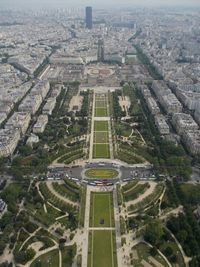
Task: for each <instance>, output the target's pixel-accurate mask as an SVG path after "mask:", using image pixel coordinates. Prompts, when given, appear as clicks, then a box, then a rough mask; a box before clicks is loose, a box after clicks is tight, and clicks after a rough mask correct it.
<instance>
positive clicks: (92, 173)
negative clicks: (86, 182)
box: [84, 168, 119, 179]
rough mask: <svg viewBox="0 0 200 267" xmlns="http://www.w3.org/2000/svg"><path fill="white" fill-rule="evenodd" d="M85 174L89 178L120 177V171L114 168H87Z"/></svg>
mask: <svg viewBox="0 0 200 267" xmlns="http://www.w3.org/2000/svg"><path fill="white" fill-rule="evenodd" d="M84 176H85V177H86V178H89V179H114V178H118V176H119V172H118V171H117V170H115V169H112V168H92V169H87V170H86V171H85V172H84Z"/></svg>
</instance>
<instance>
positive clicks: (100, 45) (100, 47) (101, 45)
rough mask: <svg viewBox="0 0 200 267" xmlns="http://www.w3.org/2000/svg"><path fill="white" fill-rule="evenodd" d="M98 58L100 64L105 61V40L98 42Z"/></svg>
mask: <svg viewBox="0 0 200 267" xmlns="http://www.w3.org/2000/svg"><path fill="white" fill-rule="evenodd" d="M97 58H98V61H99V62H103V61H104V41H103V39H99V40H98V51H97Z"/></svg>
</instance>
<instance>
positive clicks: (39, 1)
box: [0, 0, 200, 8]
mask: <svg viewBox="0 0 200 267" xmlns="http://www.w3.org/2000/svg"><path fill="white" fill-rule="evenodd" d="M113 5H114V7H117V8H119V7H126V6H147V7H151V6H181V7H184V6H191V7H193V6H199V7H200V2H199V1H198V0H190V1H188V0H182V1H181V0H176V1H173V0H168V1H167V0H164V1H162V3H161V2H160V1H159V0H141V1H139V0H125V1H121V0H115V1H114V0H112V1H109V2H108V1H105V0H102V1H100V0H84V1H80V0H74V1H73V3H72V2H71V1H64V0H57V1H55V0H31V1H28V2H27V1H26V0H1V3H0V7H1V8H44V7H48V8H56V7H58V8H59V7H60V8H65V7H84V6H94V7H113ZM116 5H117V6H116Z"/></svg>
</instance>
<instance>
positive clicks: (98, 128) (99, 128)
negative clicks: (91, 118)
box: [94, 121, 108, 132]
mask: <svg viewBox="0 0 200 267" xmlns="http://www.w3.org/2000/svg"><path fill="white" fill-rule="evenodd" d="M94 131H95V132H108V122H107V121H95V122H94Z"/></svg>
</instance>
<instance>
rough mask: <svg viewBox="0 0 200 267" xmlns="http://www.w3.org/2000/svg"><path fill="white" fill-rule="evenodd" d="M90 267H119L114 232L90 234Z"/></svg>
mask: <svg viewBox="0 0 200 267" xmlns="http://www.w3.org/2000/svg"><path fill="white" fill-rule="evenodd" d="M88 267H117V257H116V240H115V233H114V231H103V230H102V231H92V232H90V233H89V251H88Z"/></svg>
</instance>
